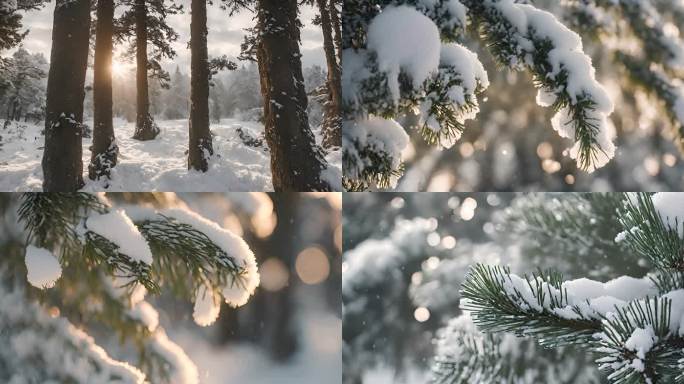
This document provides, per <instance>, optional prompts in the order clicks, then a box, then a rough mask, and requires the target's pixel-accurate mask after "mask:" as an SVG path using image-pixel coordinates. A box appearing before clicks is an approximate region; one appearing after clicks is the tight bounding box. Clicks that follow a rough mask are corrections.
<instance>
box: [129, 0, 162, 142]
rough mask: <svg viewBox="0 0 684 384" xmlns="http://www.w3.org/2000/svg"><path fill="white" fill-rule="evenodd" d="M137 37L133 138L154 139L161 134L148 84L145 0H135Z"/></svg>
mask: <svg viewBox="0 0 684 384" xmlns="http://www.w3.org/2000/svg"><path fill="white" fill-rule="evenodd" d="M135 38H136V51H135V59H136V64H137V68H136V86H137V90H138V93H137V103H138V110H137V114H136V120H135V133H134V134H133V138H134V139H136V140H143V141H145V140H154V139H155V138H156V137H157V135H159V127H157V125H156V124H155V123H154V120H153V119H152V116H151V115H150V99H149V94H148V86H147V4H146V3H145V0H135Z"/></svg>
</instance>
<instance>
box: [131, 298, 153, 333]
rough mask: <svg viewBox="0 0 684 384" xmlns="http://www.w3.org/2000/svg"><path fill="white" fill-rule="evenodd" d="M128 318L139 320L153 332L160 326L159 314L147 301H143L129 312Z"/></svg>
mask: <svg viewBox="0 0 684 384" xmlns="http://www.w3.org/2000/svg"><path fill="white" fill-rule="evenodd" d="M128 316H130V317H131V318H132V319H135V320H139V321H140V322H141V323H143V324H144V325H145V326H146V327H147V329H148V330H149V331H150V332H152V331H154V330H155V329H157V327H158V326H159V312H157V310H156V309H154V307H153V306H152V305H150V303H148V302H147V301H141V302H139V303H137V304H135V305H134V306H133V308H131V309H129V310H128Z"/></svg>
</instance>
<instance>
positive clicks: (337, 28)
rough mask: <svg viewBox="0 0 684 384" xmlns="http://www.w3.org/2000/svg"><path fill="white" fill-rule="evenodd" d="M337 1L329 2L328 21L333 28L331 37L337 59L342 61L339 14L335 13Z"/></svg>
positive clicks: (331, 0)
mask: <svg viewBox="0 0 684 384" xmlns="http://www.w3.org/2000/svg"><path fill="white" fill-rule="evenodd" d="M338 1H339V0H330V8H329V9H330V20H331V21H332V26H333V35H334V36H335V45H336V46H337V57H338V58H339V60H340V61H342V25H341V24H340V14H339V12H338V11H337V2H338Z"/></svg>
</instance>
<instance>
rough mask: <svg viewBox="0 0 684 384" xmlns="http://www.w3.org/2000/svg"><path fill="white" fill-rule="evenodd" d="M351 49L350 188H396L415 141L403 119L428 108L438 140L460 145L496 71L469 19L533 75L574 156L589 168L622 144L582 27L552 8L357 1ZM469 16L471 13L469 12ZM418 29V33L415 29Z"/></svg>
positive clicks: (502, 1) (428, 123)
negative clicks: (478, 46)
mask: <svg viewBox="0 0 684 384" xmlns="http://www.w3.org/2000/svg"><path fill="white" fill-rule="evenodd" d="M347 3H349V4H348V6H347V7H345V10H344V12H345V18H344V20H345V36H344V37H345V39H344V42H343V44H344V48H345V50H344V53H343V65H344V71H343V80H342V84H343V96H344V105H345V107H344V114H345V123H344V124H345V129H344V138H343V139H344V164H343V165H344V168H345V177H346V180H345V182H346V184H347V185H346V186H347V188H348V189H349V188H351V189H353V188H356V187H360V188H363V187H365V186H378V187H385V188H386V187H391V186H392V185H393V184H394V182H395V181H396V179H397V177H398V176H399V175H400V174H401V172H402V170H401V151H402V150H403V149H404V148H405V147H406V146H407V145H408V137H407V135H406V133H405V132H404V128H403V127H402V126H401V125H399V124H398V123H396V122H395V121H394V120H395V119H399V118H401V117H402V116H407V115H412V114H416V115H418V116H419V118H420V119H419V120H420V121H419V123H418V128H419V130H420V132H421V133H422V135H423V136H424V137H425V139H426V140H427V141H428V143H430V144H439V145H441V146H442V147H446V148H448V147H451V146H452V145H453V144H454V142H455V141H456V140H458V139H459V138H460V136H461V133H462V132H463V129H464V128H465V126H464V124H465V121H466V120H470V119H473V118H475V117H476V115H477V112H478V111H479V106H478V100H477V95H478V94H479V93H481V92H483V91H484V90H485V89H486V88H487V86H488V85H489V81H488V78H487V73H486V72H485V70H484V68H483V66H482V64H481V63H480V61H479V60H478V58H477V55H476V54H475V53H473V52H471V51H470V50H469V49H468V48H466V47H464V46H462V45H460V44H458V43H456V42H455V41H456V40H461V39H462V35H463V30H464V29H465V26H466V24H467V20H468V19H469V20H470V21H471V22H472V24H474V25H477V26H479V29H480V30H479V32H480V34H481V35H482V37H483V40H484V42H485V43H486V44H487V45H488V48H489V50H490V51H491V52H492V53H493V54H494V55H495V57H496V58H497V59H498V61H499V62H500V63H501V64H503V65H506V66H508V67H510V68H513V69H525V70H528V71H529V72H531V73H532V75H533V76H534V79H535V85H536V86H537V87H538V88H539V96H538V97H537V101H538V104H540V105H542V106H550V107H552V108H553V109H554V110H555V111H556V112H557V113H556V115H555V116H554V118H553V119H552V125H553V127H554V129H555V130H556V131H558V133H559V134H560V135H561V136H562V137H568V138H571V139H573V140H574V141H575V145H574V146H573V148H572V149H571V151H570V155H571V156H572V157H573V158H575V159H576V160H577V164H578V166H579V167H580V168H582V169H584V170H587V171H589V172H591V171H593V170H594V169H596V168H599V167H601V166H603V165H605V164H606V163H607V162H608V161H609V160H610V159H611V158H612V157H613V154H614V151H615V148H614V145H613V143H612V139H613V135H614V133H613V127H612V125H611V123H610V121H609V120H608V116H609V115H610V114H611V113H612V111H613V104H612V101H611V100H610V98H609V97H608V94H607V92H606V91H605V90H604V89H603V87H602V86H601V85H600V84H599V83H598V82H597V81H596V80H595V77H594V72H595V71H594V68H593V67H592V64H591V59H590V58H589V57H588V56H587V55H585V54H584V52H583V50H582V42H581V39H580V38H579V36H578V35H577V34H575V33H574V32H572V31H570V30H569V29H568V28H567V27H565V26H564V25H563V24H561V23H560V22H558V21H557V20H556V18H555V17H554V16H553V15H551V14H550V13H547V12H544V11H540V10H538V9H536V8H534V7H533V6H531V5H527V4H518V3H515V2H513V1H512V0H486V1H459V0H441V1H379V2H376V3H378V4H373V5H368V4H363V3H364V2H360V1H358V0H351V1H348V2H347ZM466 16H467V17H466ZM408 31H410V33H407V32H408Z"/></svg>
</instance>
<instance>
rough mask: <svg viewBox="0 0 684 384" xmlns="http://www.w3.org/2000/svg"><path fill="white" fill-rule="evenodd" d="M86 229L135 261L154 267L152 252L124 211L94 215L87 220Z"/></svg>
mask: <svg viewBox="0 0 684 384" xmlns="http://www.w3.org/2000/svg"><path fill="white" fill-rule="evenodd" d="M86 227H87V228H88V229H89V230H91V231H93V232H95V233H97V234H98V235H100V236H102V237H104V238H106V239H107V240H109V241H111V242H112V243H114V244H116V245H117V246H118V247H119V252H120V253H122V254H124V255H127V256H129V257H130V258H131V259H132V260H133V261H138V262H142V263H145V264H147V265H152V251H150V246H149V245H148V244H147V241H146V240H145V238H144V237H143V235H142V234H141V233H140V231H139V230H138V228H137V227H136V226H135V224H133V221H132V220H131V219H130V218H129V217H128V216H127V215H126V212H124V211H123V210H119V209H115V210H112V211H111V212H109V213H105V214H101V215H99V214H98V215H93V216H90V217H88V219H87V220H86Z"/></svg>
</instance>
